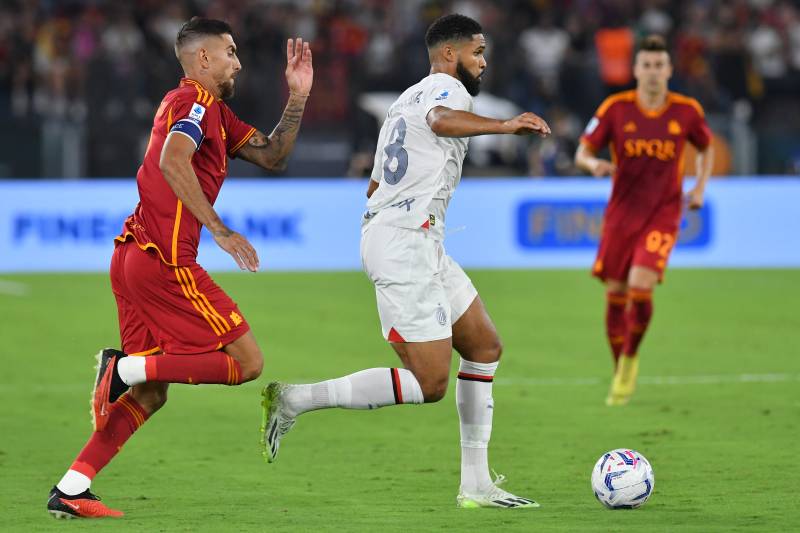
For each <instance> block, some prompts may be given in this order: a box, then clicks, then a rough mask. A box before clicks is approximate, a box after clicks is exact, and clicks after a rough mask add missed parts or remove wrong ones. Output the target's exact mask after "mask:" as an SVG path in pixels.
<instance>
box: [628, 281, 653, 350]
mask: <svg viewBox="0 0 800 533" xmlns="http://www.w3.org/2000/svg"><path fill="white" fill-rule="evenodd" d="M628 295H629V296H630V300H631V305H630V309H628V313H627V317H626V319H627V320H626V322H627V327H628V332H627V335H626V337H625V348H624V350H623V352H624V354H625V355H626V356H628V357H634V356H636V352H637V350H638V349H639V343H641V342H642V338H643V337H644V333H645V331H647V326H648V325H649V324H650V318H651V317H652V316H653V291H652V290H645V289H633V288H632V289H630V290H629V291H628Z"/></svg>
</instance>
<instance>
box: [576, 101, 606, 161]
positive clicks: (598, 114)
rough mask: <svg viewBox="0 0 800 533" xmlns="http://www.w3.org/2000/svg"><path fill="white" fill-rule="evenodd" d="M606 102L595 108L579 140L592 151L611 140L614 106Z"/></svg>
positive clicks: (599, 148)
mask: <svg viewBox="0 0 800 533" xmlns="http://www.w3.org/2000/svg"><path fill="white" fill-rule="evenodd" d="M607 101H608V100H607ZM607 101H606V102H607ZM606 102H603V104H601V105H600V107H598V108H597V111H595V113H594V116H593V117H592V119H591V120H590V121H589V123H588V124H587V125H586V128H585V129H584V130H583V135H581V142H582V143H584V144H586V145H587V146H589V148H591V149H592V151H594V152H598V151H600V150H601V149H602V148H603V147H605V145H607V144H608V141H609V140H611V131H612V122H613V113H614V107H613V106H609V105H607V104H606Z"/></svg>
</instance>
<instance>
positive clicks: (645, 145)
mask: <svg viewBox="0 0 800 533" xmlns="http://www.w3.org/2000/svg"><path fill="white" fill-rule="evenodd" d="M623 147H624V150H625V157H642V156H647V157H655V158H656V159H658V160H660V161H672V160H673V159H675V156H676V154H675V141H673V140H670V139H627V140H626V141H625V144H624V145H623Z"/></svg>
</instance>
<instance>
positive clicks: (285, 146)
mask: <svg viewBox="0 0 800 533" xmlns="http://www.w3.org/2000/svg"><path fill="white" fill-rule="evenodd" d="M307 98H308V96H302V95H299V94H292V95H290V96H289V102H288V103H287V104H286V109H284V110H283V116H282V117H281V121H280V122H278V125H277V126H275V129H274V130H272V133H270V135H269V137H267V136H266V135H264V134H263V133H261V132H260V131H257V132H255V133H254V134H253V136H252V137H250V139H249V140H248V141H247V143H245V145H244V146H242V147H241V148H239V151H238V152H236V155H237V157H241V158H242V159H244V160H245V161H249V162H251V163H254V164H256V165H258V166H260V167H262V168H265V169H267V170H283V169H285V168H286V163H287V161H288V160H289V154H291V153H292V148H294V142H295V140H296V139H297V132H298V131H300V119H301V118H302V117H303V110H304V109H305V106H306V99H307Z"/></svg>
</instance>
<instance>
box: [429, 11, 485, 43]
mask: <svg viewBox="0 0 800 533" xmlns="http://www.w3.org/2000/svg"><path fill="white" fill-rule="evenodd" d="M476 33H483V28H481V25H480V24H478V22H477V21H476V20H473V19H471V18H469V17H467V16H464V15H459V14H457V13H454V14H452V15H445V16H443V17H439V18H438V19H436V20H435V21H433V24H431V25H430V27H429V28H428V31H427V32H425V44H426V45H427V46H428V48H433V47H434V46H436V45H438V44H441V43H444V42H447V41H461V40H470V39H472V36H473V35H475V34H476Z"/></svg>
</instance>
